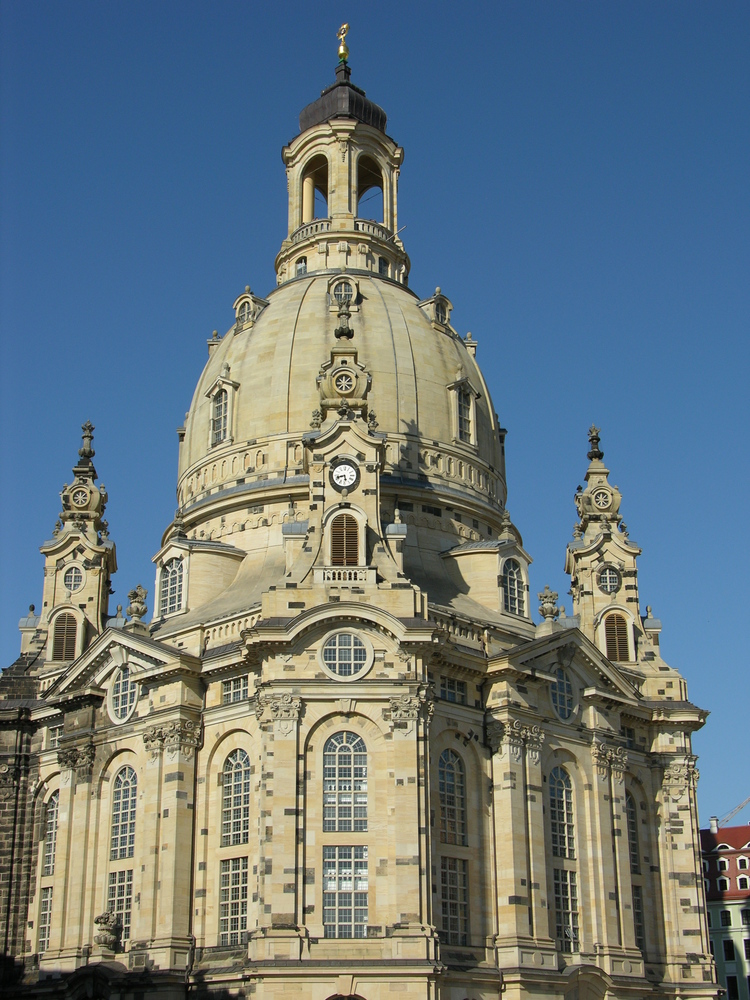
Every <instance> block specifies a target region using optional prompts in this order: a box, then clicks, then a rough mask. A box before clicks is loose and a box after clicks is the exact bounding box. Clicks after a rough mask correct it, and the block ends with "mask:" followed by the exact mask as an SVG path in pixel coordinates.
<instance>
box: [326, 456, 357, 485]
mask: <svg viewBox="0 0 750 1000" xmlns="http://www.w3.org/2000/svg"><path fill="white" fill-rule="evenodd" d="M358 478H359V474H358V472H357V469H356V468H355V467H354V466H353V465H352V464H351V463H350V462H341V463H340V464H339V465H337V466H336V467H335V468H334V470H333V472H331V481H332V482H333V485H334V486H337V487H338V488H339V489H342V490H343V489H347V490H348V489H351V487H352V486H354V484H355V483H356V482H357V479H358Z"/></svg>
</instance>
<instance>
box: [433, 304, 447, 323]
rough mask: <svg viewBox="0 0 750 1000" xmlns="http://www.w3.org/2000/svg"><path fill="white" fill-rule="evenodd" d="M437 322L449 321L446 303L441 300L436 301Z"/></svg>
mask: <svg viewBox="0 0 750 1000" xmlns="http://www.w3.org/2000/svg"><path fill="white" fill-rule="evenodd" d="M435 322H436V323H443V324H445V323H447V322H448V312H447V310H446V308H445V303H444V302H441V301H439V300H438V301H437V302H436V303H435Z"/></svg>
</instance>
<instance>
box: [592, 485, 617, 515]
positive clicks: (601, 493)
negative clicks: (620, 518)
mask: <svg viewBox="0 0 750 1000" xmlns="http://www.w3.org/2000/svg"><path fill="white" fill-rule="evenodd" d="M597 497H604V499H605V500H606V501H607V502H606V503H599V501H598V500H597V499H596V498H597ZM591 499H592V500H593V502H594V507H595V508H596V510H609V508H610V507H611V506H612V494H611V493H610V492H609V490H605V489H603V488H602V487H598V488H597V489H595V490H594V494H593V496H592V498H591Z"/></svg>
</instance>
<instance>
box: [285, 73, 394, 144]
mask: <svg viewBox="0 0 750 1000" xmlns="http://www.w3.org/2000/svg"><path fill="white" fill-rule="evenodd" d="M351 73H352V71H351V69H350V68H349V66H348V65H347V64H346V63H344V62H341V63H339V64H338V66H337V67H336V82H335V83H332V84H331V86H330V87H326V89H325V90H324V91H323V92H322V93H321V95H320V97H319V98H318V99H317V101H313V102H312V104H308V105H307V107H306V108H303V109H302V111H301V112H300V116H299V127H300V132H305V131H306V130H307V129H309V128H312V127H313V125H321V124H322V123H323V122H327V121H329V120H330V119H331V118H356V119H357V121H360V122H364V124H365V125H371V126H372V127H373V128H376V129H379V130H380V131H381V132H385V123H386V121H387V118H386V114H385V111H383V109H382V108H379V107H378V105H377V104H375V103H373V101H368V99H367V95H366V94H365V92H364V90H360V89H359V87H355V86H354V84H353V83H350V82H349V77H350V76H351Z"/></svg>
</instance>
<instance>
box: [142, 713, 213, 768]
mask: <svg viewBox="0 0 750 1000" xmlns="http://www.w3.org/2000/svg"><path fill="white" fill-rule="evenodd" d="M143 742H144V744H145V746H146V751H147V752H148V754H149V755H150V757H151V760H156V759H157V758H158V757H159V754H161V753H162V751H166V752H167V754H168V756H169V757H170V758H174V757H176V756H177V755H178V754H179V753H182V755H183V756H184V757H185V759H186V760H190V758H191V757H192V756H193V751H194V750H195V748H196V747H197V746H198V745H199V743H200V728H199V725H198V724H197V723H195V722H191V721H190V720H187V719H175V720H174V721H173V722H167V723H165V724H164V725H163V726H149V727H148V729H146V730H145V731H144V733H143Z"/></svg>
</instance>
